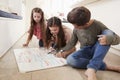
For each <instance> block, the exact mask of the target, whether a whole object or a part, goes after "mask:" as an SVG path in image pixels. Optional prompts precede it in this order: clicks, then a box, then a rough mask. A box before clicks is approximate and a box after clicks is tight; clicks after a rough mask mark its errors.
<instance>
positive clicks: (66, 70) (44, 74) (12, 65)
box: [0, 34, 120, 80]
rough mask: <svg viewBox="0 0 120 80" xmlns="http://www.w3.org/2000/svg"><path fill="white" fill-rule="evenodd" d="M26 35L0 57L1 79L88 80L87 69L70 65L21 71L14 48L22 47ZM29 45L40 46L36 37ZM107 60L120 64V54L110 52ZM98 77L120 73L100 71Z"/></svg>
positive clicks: (113, 78)
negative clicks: (85, 73) (26, 71)
mask: <svg viewBox="0 0 120 80" xmlns="http://www.w3.org/2000/svg"><path fill="white" fill-rule="evenodd" d="M26 37H27V34H26V35H24V36H23V37H22V38H21V39H20V40H18V42H17V43H16V44H15V45H14V46H13V47H12V48H11V49H9V50H8V52H7V53H6V54H5V55H4V56H3V57H2V58H0V80H87V77H86V76H85V75H84V72H85V70H83V69H74V68H71V67H70V66H63V67H57V68H51V69H46V70H38V71H33V72H28V73H20V72H19V70H18V66H17V63H16V60H15V56H14V54H13V49H16V48H22V44H23V43H24V42H25V40H26ZM29 47H38V45H37V40H36V38H33V39H32V41H31V43H30V45H29ZM105 61H106V62H107V63H109V64H112V65H119V66H120V56H117V55H115V54H113V53H110V52H108V54H107V55H106V57H105ZM97 78H98V80H120V73H117V72H111V71H98V72H97Z"/></svg>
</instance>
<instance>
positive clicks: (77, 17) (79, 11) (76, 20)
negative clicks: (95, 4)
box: [67, 6, 91, 26]
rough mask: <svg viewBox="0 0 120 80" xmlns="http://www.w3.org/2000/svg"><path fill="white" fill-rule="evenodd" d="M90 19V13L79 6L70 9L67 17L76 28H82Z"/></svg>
mask: <svg viewBox="0 0 120 80" xmlns="http://www.w3.org/2000/svg"><path fill="white" fill-rule="evenodd" d="M90 17H91V13H90V11H89V10H88V9H87V8H85V7H83V6H81V7H76V8H74V9H72V10H71V11H70V12H69V13H68V15H67V20H68V21H69V22H70V23H72V24H76V25H77V26H83V25H85V24H86V23H87V22H89V20H90Z"/></svg>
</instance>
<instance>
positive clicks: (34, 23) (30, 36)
mask: <svg viewBox="0 0 120 80" xmlns="http://www.w3.org/2000/svg"><path fill="white" fill-rule="evenodd" d="M34 12H36V13H40V14H41V20H40V22H39V23H40V27H41V31H42V40H43V41H44V38H45V37H44V35H45V19H44V12H43V11H42V9H41V8H38V7H36V8H33V9H32V12H31V21H30V30H29V32H30V34H29V37H28V39H29V40H31V38H32V36H33V31H34V25H36V22H35V21H34V19H33V13H34Z"/></svg>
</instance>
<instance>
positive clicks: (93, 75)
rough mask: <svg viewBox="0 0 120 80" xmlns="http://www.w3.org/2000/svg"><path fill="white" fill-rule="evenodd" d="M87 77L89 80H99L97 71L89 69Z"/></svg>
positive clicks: (86, 73) (86, 72)
mask: <svg viewBox="0 0 120 80" xmlns="http://www.w3.org/2000/svg"><path fill="white" fill-rule="evenodd" d="M85 75H86V76H87V77H88V79H87V80H97V77H96V73H95V70H94V69H92V68H88V69H87V70H86V71H85Z"/></svg>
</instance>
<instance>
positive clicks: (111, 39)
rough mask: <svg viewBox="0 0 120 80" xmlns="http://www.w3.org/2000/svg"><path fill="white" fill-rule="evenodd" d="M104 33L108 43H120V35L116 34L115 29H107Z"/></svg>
mask: <svg viewBox="0 0 120 80" xmlns="http://www.w3.org/2000/svg"><path fill="white" fill-rule="evenodd" d="M102 34H105V35H106V37H107V44H108V45H117V44H119V43H120V37H119V36H118V35H117V34H115V33H114V32H113V31H111V30H109V29H106V30H104V31H103V33H102Z"/></svg>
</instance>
